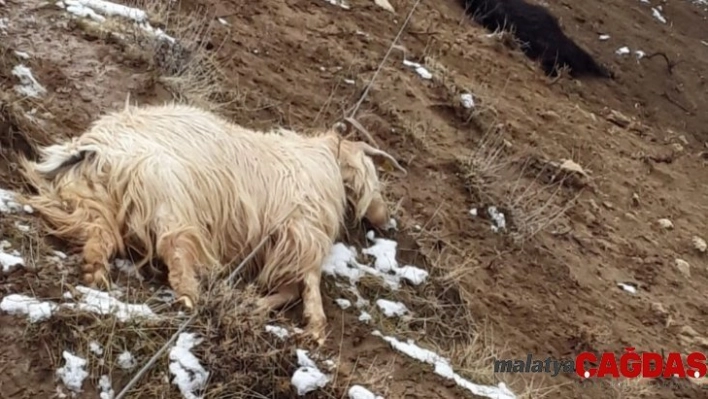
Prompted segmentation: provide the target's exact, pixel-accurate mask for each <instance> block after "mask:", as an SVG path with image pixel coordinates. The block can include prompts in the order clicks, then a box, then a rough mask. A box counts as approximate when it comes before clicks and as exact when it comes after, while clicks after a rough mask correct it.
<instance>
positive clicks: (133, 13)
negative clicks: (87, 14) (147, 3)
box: [64, 0, 147, 22]
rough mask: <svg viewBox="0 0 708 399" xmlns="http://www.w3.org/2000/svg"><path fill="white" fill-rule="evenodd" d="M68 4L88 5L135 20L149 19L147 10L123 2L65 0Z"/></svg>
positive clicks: (108, 14) (105, 12) (96, 9)
mask: <svg viewBox="0 0 708 399" xmlns="http://www.w3.org/2000/svg"><path fill="white" fill-rule="evenodd" d="M64 3H66V4H67V5H80V6H83V7H88V8H90V9H92V10H94V11H96V12H99V13H101V14H102V15H106V16H119V17H124V18H128V19H132V20H133V21H135V22H143V21H146V20H147V13H145V11H143V10H140V9H137V8H133V7H127V6H124V5H122V4H116V3H112V2H110V1H104V0H64Z"/></svg>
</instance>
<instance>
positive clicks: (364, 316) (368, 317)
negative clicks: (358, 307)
mask: <svg viewBox="0 0 708 399" xmlns="http://www.w3.org/2000/svg"><path fill="white" fill-rule="evenodd" d="M359 321H360V322H362V323H367V324H368V323H369V322H370V321H371V315H370V314H368V313H367V312H361V314H360V315H359Z"/></svg>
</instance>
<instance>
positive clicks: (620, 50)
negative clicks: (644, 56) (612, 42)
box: [615, 46, 630, 55]
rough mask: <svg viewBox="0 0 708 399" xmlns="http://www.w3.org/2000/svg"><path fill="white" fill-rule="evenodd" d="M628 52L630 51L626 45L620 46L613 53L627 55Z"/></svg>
mask: <svg viewBox="0 0 708 399" xmlns="http://www.w3.org/2000/svg"><path fill="white" fill-rule="evenodd" d="M629 53H630V51H629V47H627V46H624V47H620V48H618V49H617V51H615V54H617V55H627V54H629Z"/></svg>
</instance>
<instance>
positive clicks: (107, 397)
mask: <svg viewBox="0 0 708 399" xmlns="http://www.w3.org/2000/svg"><path fill="white" fill-rule="evenodd" d="M98 388H99V389H100V390H101V392H100V394H99V399H113V397H114V396H115V394H116V393H115V391H113V387H112V386H111V377H109V376H107V375H102V376H101V378H100V379H99V380H98Z"/></svg>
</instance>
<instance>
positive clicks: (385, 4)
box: [374, 0, 396, 14]
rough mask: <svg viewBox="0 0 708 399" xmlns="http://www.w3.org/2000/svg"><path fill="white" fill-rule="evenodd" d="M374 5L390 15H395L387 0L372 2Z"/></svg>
mask: <svg viewBox="0 0 708 399" xmlns="http://www.w3.org/2000/svg"><path fill="white" fill-rule="evenodd" d="M374 4H376V5H377V6H379V7H381V8H383V9H384V10H386V11H388V12H392V13H394V14H395V13H396V10H395V9H394V8H393V6H392V5H391V3H389V2H388V0H374Z"/></svg>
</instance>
